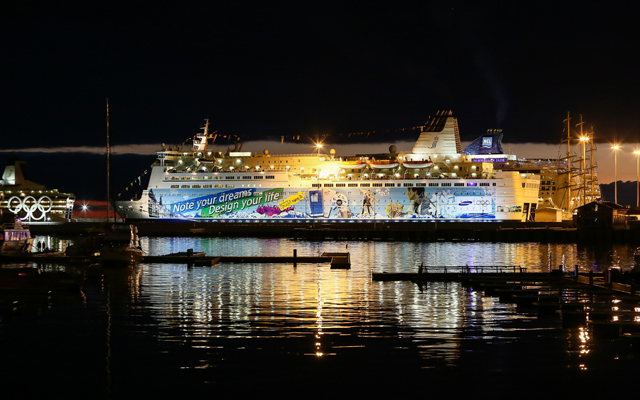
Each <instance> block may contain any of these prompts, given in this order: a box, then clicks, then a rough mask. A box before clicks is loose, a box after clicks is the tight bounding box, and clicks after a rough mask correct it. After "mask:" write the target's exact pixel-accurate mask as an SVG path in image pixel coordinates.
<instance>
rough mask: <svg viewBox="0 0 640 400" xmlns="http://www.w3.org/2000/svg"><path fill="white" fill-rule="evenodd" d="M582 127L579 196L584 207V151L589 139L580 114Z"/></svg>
mask: <svg viewBox="0 0 640 400" xmlns="http://www.w3.org/2000/svg"><path fill="white" fill-rule="evenodd" d="M578 125H580V147H581V148H582V158H581V159H580V188H579V189H578V194H579V196H580V203H579V204H580V205H581V206H583V205H585V198H584V197H585V189H586V182H585V174H584V167H585V151H584V142H585V140H587V138H586V137H585V136H584V131H583V130H582V126H583V125H584V121H582V114H580V123H579V124H578Z"/></svg>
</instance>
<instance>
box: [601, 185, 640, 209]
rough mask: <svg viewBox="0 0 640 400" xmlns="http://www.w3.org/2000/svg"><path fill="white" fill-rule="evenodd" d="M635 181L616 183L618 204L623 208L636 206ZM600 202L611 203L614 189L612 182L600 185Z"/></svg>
mask: <svg viewBox="0 0 640 400" xmlns="http://www.w3.org/2000/svg"><path fill="white" fill-rule="evenodd" d="M636 185H637V182H636V181H627V182H622V181H618V204H620V205H623V206H631V207H635V206H636ZM600 192H601V193H602V200H606V201H613V200H614V198H615V193H614V192H615V189H614V184H613V182H611V183H607V184H601V185H600Z"/></svg>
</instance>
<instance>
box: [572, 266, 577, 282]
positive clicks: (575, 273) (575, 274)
mask: <svg viewBox="0 0 640 400" xmlns="http://www.w3.org/2000/svg"><path fill="white" fill-rule="evenodd" d="M573 279H574V280H575V281H576V282H578V264H576V265H575V267H574V268H573Z"/></svg>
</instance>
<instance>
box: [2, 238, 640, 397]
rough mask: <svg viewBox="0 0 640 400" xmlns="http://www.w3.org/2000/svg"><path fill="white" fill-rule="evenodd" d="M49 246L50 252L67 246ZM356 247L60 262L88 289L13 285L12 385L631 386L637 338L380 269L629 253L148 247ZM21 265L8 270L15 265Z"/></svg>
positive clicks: (300, 390) (447, 390) (76, 389)
mask: <svg viewBox="0 0 640 400" xmlns="http://www.w3.org/2000/svg"><path fill="white" fill-rule="evenodd" d="M38 239H43V240H48V241H49V242H48V243H49V245H50V246H51V247H52V248H63V247H64V246H66V245H67V244H68V243H67V241H65V240H59V239H57V238H38ZM347 244H348V251H350V252H351V260H352V268H351V270H331V269H330V268H329V266H328V265H327V264H301V265H299V266H298V267H297V268H293V267H292V265H290V264H220V265H218V266H216V267H214V268H210V267H187V266H183V265H170V264H141V265H138V266H135V267H127V268H110V269H103V268H102V267H100V266H76V267H62V266H57V265H47V266H44V267H43V269H44V270H45V272H51V271H55V270H63V271H66V272H69V273H77V274H83V275H85V276H86V279H85V281H84V284H83V286H82V290H81V291H80V292H64V291H59V292H53V293H44V294H40V293H26V292H24V291H18V292H10V291H3V292H1V293H0V307H1V308H0V351H1V354H2V365H3V370H4V372H3V377H2V380H3V382H4V385H3V386H5V387H7V385H8V386H9V387H12V386H13V387H16V388H18V389H19V390H20V391H21V393H22V394H23V396H21V397H31V396H42V395H66V396H69V397H76V396H83V397H84V396H91V397H97V398H129V397H144V398H147V397H152V396H153V397H159V398H179V397H184V396H190V395H203V394H204V395H208V396H216V395H238V396H243V397H247V396H262V397H266V396H267V395H271V394H280V395H299V396H312V397H316V396H317V395H318V394H323V395H330V396H340V397H341V396H343V395H346V394H349V395H363V394H365V395H372V394H373V395H376V394H382V393H390V394H392V395H394V396H397V395H405V394H411V395H421V394H422V395H428V394H432V395H437V394H441V395H446V394H458V393H464V394H471V395H472V394H483V395H494V396H496V395H497V396H502V395H504V396H506V395H510V394H517V395H518V394H519V395H523V396H525V397H526V395H528V394H529V393H531V392H532V391H536V392H539V394H540V395H551V396H553V397H555V396H554V395H558V394H587V395H589V394H594V393H596V392H603V393H605V392H606V393H608V392H611V393H623V392H625V391H626V390H627V389H628V388H630V385H632V384H634V383H635V382H634V381H633V379H635V374H636V373H637V371H638V367H640V361H639V359H638V356H639V355H640V353H636V352H635V349H634V348H632V347H631V346H630V342H628V341H625V340H624V339H615V340H613V339H607V340H604V339H599V340H595V339H593V338H591V335H590V333H589V331H588V330H587V329H586V327H582V326H576V327H572V328H563V327H562V323H561V320H560V319H559V318H558V317H556V316H553V315H551V316H538V315H537V314H536V313H534V312H532V311H527V310H524V311H523V310H521V309H517V308H516V306H515V304H508V303H501V302H499V301H498V298H497V297H488V296H485V295H484V294H483V292H481V291H477V290H474V289H473V288H471V287H467V286H463V285H462V284H459V283H448V284H447V283H437V282H435V283H429V284H425V285H416V284H414V283H410V282H373V281H372V280H371V272H372V271H383V270H384V271H389V272H391V271H415V270H417V266H418V265H420V263H421V262H424V263H425V265H470V266H474V265H475V266H477V265H520V266H525V267H527V268H528V269H529V270H530V271H537V270H541V271H547V270H549V268H551V267H554V268H555V267H557V265H558V264H564V265H568V266H569V265H571V266H573V265H576V264H577V265H578V266H579V268H580V269H581V270H583V271H587V270H589V269H591V268H594V269H595V270H602V269H604V268H605V267H608V266H611V265H615V266H619V267H620V268H621V269H623V270H625V269H629V268H631V266H632V261H631V253H632V251H633V249H632V248H629V247H626V246H609V247H602V248H582V247H577V246H576V245H566V244H565V245H548V244H539V243H519V244H514V243H404V242H348V243H347V242H326V243H313V242H302V241H290V240H284V239H281V240H277V239H249V238H247V239H224V238H223V239H220V238H215V239H209V238H205V239H201V238H143V240H142V246H143V248H144V250H145V252H146V253H147V254H151V255H159V254H166V253H170V252H175V251H183V250H185V249H187V248H193V249H194V250H196V251H206V252H207V253H208V254H209V255H290V254H292V252H293V249H294V248H295V249H297V250H298V254H299V255H318V254H320V253H322V252H331V251H344V250H345V249H346V247H347ZM10 267H15V266H4V268H10Z"/></svg>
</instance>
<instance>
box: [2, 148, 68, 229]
mask: <svg viewBox="0 0 640 400" xmlns="http://www.w3.org/2000/svg"><path fill="white" fill-rule="evenodd" d="M21 164H22V162H21V161H18V160H10V161H9V162H8V163H7V165H6V166H5V168H4V172H3V173H2V179H0V212H2V213H3V214H4V213H8V214H11V215H13V217H14V218H15V219H18V220H22V221H23V222H27V221H28V222H32V223H33V222H35V223H39V222H65V221H69V219H70V218H71V214H72V212H73V204H74V203H75V196H74V195H73V194H71V193H60V192H58V190H57V189H47V187H46V186H45V185H41V184H39V183H35V182H32V181H29V180H27V179H25V177H24V174H23V172H22V167H21Z"/></svg>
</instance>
